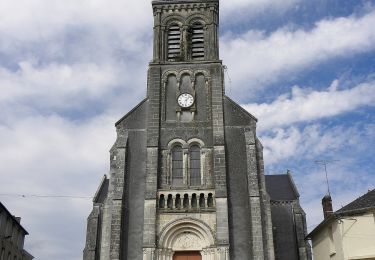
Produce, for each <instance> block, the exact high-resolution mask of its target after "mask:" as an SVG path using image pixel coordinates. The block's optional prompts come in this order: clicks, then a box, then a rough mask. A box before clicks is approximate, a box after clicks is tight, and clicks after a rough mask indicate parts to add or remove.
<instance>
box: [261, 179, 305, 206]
mask: <svg viewBox="0 0 375 260" xmlns="http://www.w3.org/2000/svg"><path fill="white" fill-rule="evenodd" d="M266 189H267V192H268V194H269V195H270V198H271V200H273V201H291V200H297V199H298V198H299V194H298V191H297V189H296V186H295V185H294V182H293V180H292V177H291V175H290V174H289V173H288V174H282V175H266Z"/></svg>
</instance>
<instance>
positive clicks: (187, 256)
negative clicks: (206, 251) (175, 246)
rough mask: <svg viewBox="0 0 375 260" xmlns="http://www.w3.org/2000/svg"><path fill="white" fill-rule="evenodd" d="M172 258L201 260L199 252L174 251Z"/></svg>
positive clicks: (175, 259)
mask: <svg viewBox="0 0 375 260" xmlns="http://www.w3.org/2000/svg"><path fill="white" fill-rule="evenodd" d="M173 260H202V256H201V254H200V253H199V252H176V253H175V254H174V256H173Z"/></svg>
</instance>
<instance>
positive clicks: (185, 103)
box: [177, 93, 194, 108]
mask: <svg viewBox="0 0 375 260" xmlns="http://www.w3.org/2000/svg"><path fill="white" fill-rule="evenodd" d="M177 103H178V105H179V106H180V107H184V108H188V107H191V106H192V105H193V104H194V97H193V96H192V95H190V94H188V93H183V94H181V95H180V96H179V97H178V98H177Z"/></svg>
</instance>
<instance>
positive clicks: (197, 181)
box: [189, 145, 201, 186]
mask: <svg viewBox="0 0 375 260" xmlns="http://www.w3.org/2000/svg"><path fill="white" fill-rule="evenodd" d="M189 156H190V186H200V185H201V149H200V148H199V146H198V145H193V146H191V147H190V151H189Z"/></svg>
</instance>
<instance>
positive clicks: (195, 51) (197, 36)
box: [190, 23, 204, 60]
mask: <svg viewBox="0 0 375 260" xmlns="http://www.w3.org/2000/svg"><path fill="white" fill-rule="evenodd" d="M190 33H191V36H190V37H191V59H192V60H203V59H204V29H203V25H202V24H201V23H195V24H193V25H192V26H191V27H190Z"/></svg>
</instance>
